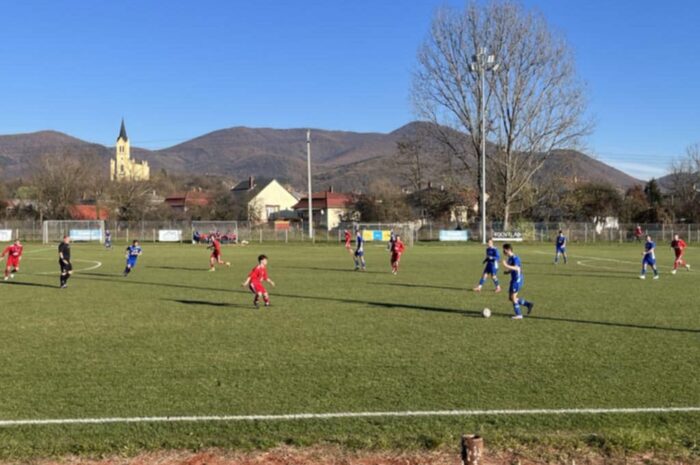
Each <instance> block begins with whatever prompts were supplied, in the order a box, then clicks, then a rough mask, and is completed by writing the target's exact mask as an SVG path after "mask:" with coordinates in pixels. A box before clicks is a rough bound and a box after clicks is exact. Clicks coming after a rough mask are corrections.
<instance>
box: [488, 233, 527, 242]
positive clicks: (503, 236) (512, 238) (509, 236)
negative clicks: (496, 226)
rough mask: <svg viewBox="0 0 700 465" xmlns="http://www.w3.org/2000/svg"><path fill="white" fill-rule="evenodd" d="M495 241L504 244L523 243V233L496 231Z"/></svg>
mask: <svg viewBox="0 0 700 465" xmlns="http://www.w3.org/2000/svg"><path fill="white" fill-rule="evenodd" d="M492 237H493V240H494V241H502V242H522V241H523V233H521V232H520V231H494V232H493V236H492Z"/></svg>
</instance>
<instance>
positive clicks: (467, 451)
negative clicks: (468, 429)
mask: <svg viewBox="0 0 700 465" xmlns="http://www.w3.org/2000/svg"><path fill="white" fill-rule="evenodd" d="M483 452H484V438H482V437H481V436H479V435H476V434H465V435H464V436H462V465H481V458H482V455H483Z"/></svg>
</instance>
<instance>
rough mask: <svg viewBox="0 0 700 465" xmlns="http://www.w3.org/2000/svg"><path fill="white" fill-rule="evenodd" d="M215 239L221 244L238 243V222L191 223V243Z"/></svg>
mask: <svg viewBox="0 0 700 465" xmlns="http://www.w3.org/2000/svg"><path fill="white" fill-rule="evenodd" d="M211 237H217V238H218V239H219V241H221V243H222V244H236V243H238V221H193V222H192V243H193V244H200V243H205V242H208V241H209V239H210V238H211Z"/></svg>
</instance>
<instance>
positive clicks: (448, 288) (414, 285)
mask: <svg viewBox="0 0 700 465" xmlns="http://www.w3.org/2000/svg"><path fill="white" fill-rule="evenodd" d="M369 284H372V285H374V286H397V287H410V288H417V287H421V288H424V289H439V290H442V291H461V292H464V291H466V290H467V288H466V287H450V286H434V285H432V284H411V283H369Z"/></svg>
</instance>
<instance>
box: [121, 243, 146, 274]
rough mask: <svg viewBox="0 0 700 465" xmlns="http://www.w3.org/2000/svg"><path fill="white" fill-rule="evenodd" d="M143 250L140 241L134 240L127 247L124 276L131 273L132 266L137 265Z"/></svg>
mask: <svg viewBox="0 0 700 465" xmlns="http://www.w3.org/2000/svg"><path fill="white" fill-rule="evenodd" d="M142 253H143V250H142V249H141V244H139V241H134V242H132V243H131V245H130V246H128V247H127V248H126V268H124V276H127V275H128V274H129V273H131V270H132V268H134V267H135V266H136V261H137V260H138V259H139V257H140V256H141V254H142Z"/></svg>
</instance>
